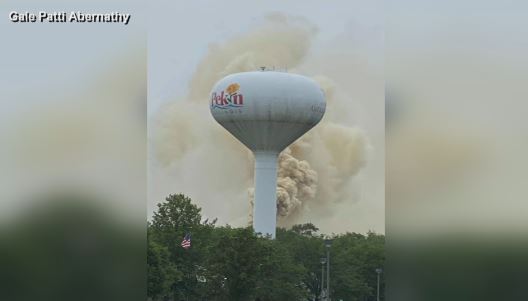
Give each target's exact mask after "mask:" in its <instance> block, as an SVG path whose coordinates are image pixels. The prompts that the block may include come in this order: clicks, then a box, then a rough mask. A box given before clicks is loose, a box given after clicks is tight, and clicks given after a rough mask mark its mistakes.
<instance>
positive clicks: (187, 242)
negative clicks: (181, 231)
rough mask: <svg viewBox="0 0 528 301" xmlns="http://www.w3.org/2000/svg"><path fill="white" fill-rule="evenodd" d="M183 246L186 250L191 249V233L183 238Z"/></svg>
mask: <svg viewBox="0 0 528 301" xmlns="http://www.w3.org/2000/svg"><path fill="white" fill-rule="evenodd" d="M181 246H182V248H184V249H188V248H190V247H191V234H190V233H187V234H185V237H184V238H183V241H182V242H181Z"/></svg>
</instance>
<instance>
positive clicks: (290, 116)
mask: <svg viewBox="0 0 528 301" xmlns="http://www.w3.org/2000/svg"><path fill="white" fill-rule="evenodd" d="M260 69H261V71H265V67H261V68H260ZM210 109H211V114H212V115H213V117H214V119H215V120H216V121H217V122H218V123H219V124H220V125H221V126H223V127H224V128H225V129H226V130H227V131H229V132H230V133H231V134H232V135H233V136H235V138H237V139H238V140H239V141H240V142H242V143H243V144H244V145H245V146H246V147H248V148H249V149H250V150H251V151H252V152H253V154H254V156H255V200H254V206H253V229H254V230H255V232H260V233H262V234H264V235H271V237H272V238H275V228H276V224H277V157H278V155H279V153H280V152H281V151H282V150H284V149H285V148H286V147H287V146H288V145H290V144H291V143H293V142H294V141H295V140H297V139H298V138H299V137H301V136H302V135H303V134H304V133H306V132H307V131H308V130H310V129H311V128H312V127H314V126H315V125H316V124H317V123H319V121H320V120H321V118H323V115H324V112H325V109H326V102H325V99H324V94H323V92H322V90H321V88H320V87H319V86H318V85H317V83H315V82H314V81H313V80H311V79H309V78H307V77H304V76H301V75H297V74H291V73H283V72H259V71H254V72H242V73H235V74H231V75H228V76H226V77H224V78H223V79H221V80H220V81H218V82H217V83H216V84H215V85H214V87H213V90H212V91H211V103H210Z"/></svg>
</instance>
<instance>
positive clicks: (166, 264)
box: [147, 240, 182, 300]
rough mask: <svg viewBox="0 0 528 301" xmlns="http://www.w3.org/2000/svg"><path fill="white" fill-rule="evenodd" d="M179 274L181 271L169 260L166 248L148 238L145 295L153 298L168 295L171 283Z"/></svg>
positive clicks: (178, 277)
mask: <svg viewBox="0 0 528 301" xmlns="http://www.w3.org/2000/svg"><path fill="white" fill-rule="evenodd" d="M181 276H182V274H181V272H179V271H178V270H177V269H176V267H175V266H174V264H173V263H172V262H171V261H170V254H169V251H168V250H167V248H166V247H163V246H161V245H159V244H158V243H156V242H154V241H152V240H148V247H147V296H148V297H150V298H152V299H154V300H155V299H158V298H163V297H167V296H169V295H170V293H171V288H172V286H173V284H174V283H175V281H177V280H180V279H181Z"/></svg>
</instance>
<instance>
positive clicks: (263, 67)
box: [259, 66, 288, 73]
mask: <svg viewBox="0 0 528 301" xmlns="http://www.w3.org/2000/svg"><path fill="white" fill-rule="evenodd" d="M259 71H275V72H285V73H288V67H284V68H275V66H273V67H271V68H268V67H266V66H262V67H260V68H259Z"/></svg>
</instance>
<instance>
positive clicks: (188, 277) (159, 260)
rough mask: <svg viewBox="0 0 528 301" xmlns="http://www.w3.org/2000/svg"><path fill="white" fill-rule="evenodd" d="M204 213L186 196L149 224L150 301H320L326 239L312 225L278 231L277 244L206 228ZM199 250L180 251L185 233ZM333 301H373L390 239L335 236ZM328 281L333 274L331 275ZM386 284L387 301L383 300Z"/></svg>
mask: <svg viewBox="0 0 528 301" xmlns="http://www.w3.org/2000/svg"><path fill="white" fill-rule="evenodd" d="M200 213H201V209H200V208H199V207H197V206H196V205H194V204H192V202H191V200H190V199H189V198H188V197H186V196H184V195H181V194H179V195H169V196H168V197H167V198H166V200H165V202H163V203H161V204H159V205H158V211H157V212H155V213H154V217H153V219H152V223H151V224H149V225H148V239H149V245H148V256H149V260H148V263H149V278H148V279H149V287H148V288H149V296H150V297H154V298H160V297H163V296H168V297H169V299H171V300H175V301H179V300H188V301H194V300H196V301H201V300H211V301H228V300H229V301H232V300H234V301H237V300H240V301H251V300H260V301H271V300H293V301H301V300H306V301H308V300H313V299H314V297H315V298H316V299H318V297H319V295H320V292H321V263H320V258H321V257H323V256H325V254H326V248H325V246H324V238H325V236H324V235H322V234H319V235H318V234H317V233H318V231H319V229H318V228H317V227H316V226H315V225H313V224H311V223H307V224H301V225H294V226H293V227H292V229H291V230H286V229H278V230H277V239H275V240H271V239H268V238H266V237H261V236H259V235H256V234H254V233H253V230H252V229H251V228H231V227H230V226H223V227H218V226H216V220H214V221H213V222H208V220H206V221H204V222H201V214H200ZM188 231H189V232H191V233H192V247H191V248H190V249H188V250H185V249H183V248H182V247H181V246H180V243H181V240H182V238H183V236H184V235H185V233H186V232H188ZM332 238H333V240H334V243H333V245H332V248H331V249H330V252H331V259H332V260H331V262H330V264H331V294H332V299H334V300H339V299H343V300H374V299H375V293H376V285H377V277H376V273H375V269H376V268H380V267H381V268H382V267H383V261H384V253H383V248H384V246H383V244H384V236H383V235H379V234H375V233H368V234H367V235H362V234H357V233H346V234H341V235H333V236H332ZM325 277H326V273H325ZM383 284H384V283H383V277H382V285H381V292H382V299H383Z"/></svg>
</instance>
